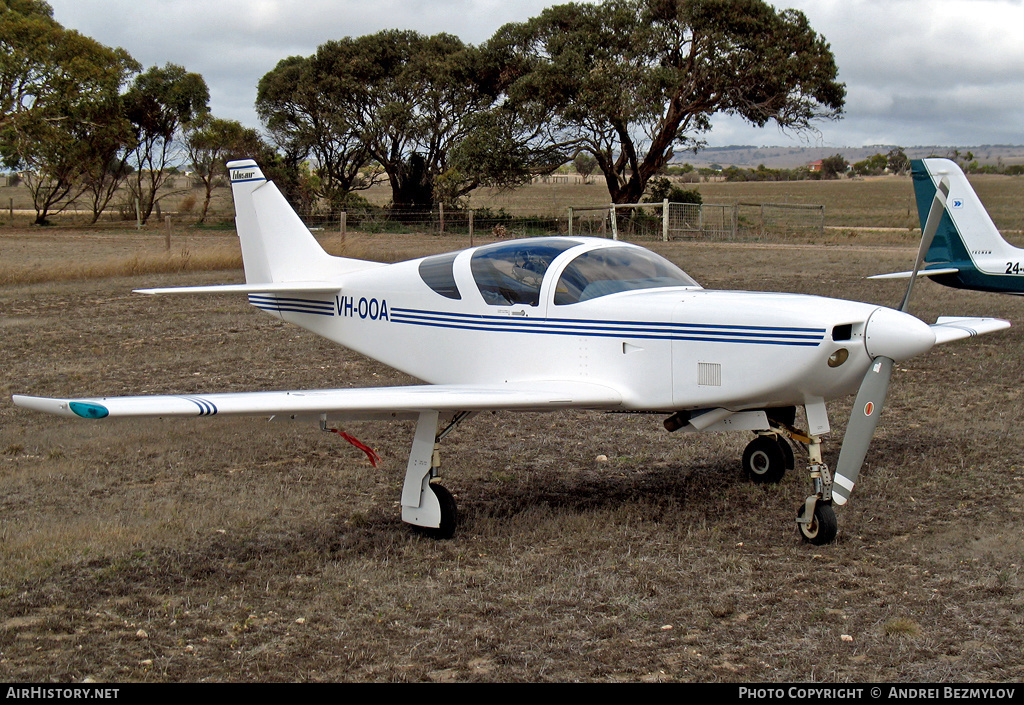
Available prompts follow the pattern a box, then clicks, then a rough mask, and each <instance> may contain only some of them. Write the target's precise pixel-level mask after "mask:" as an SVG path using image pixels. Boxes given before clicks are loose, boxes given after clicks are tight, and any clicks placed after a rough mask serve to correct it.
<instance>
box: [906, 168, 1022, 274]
mask: <svg viewBox="0 0 1024 705" xmlns="http://www.w3.org/2000/svg"><path fill="white" fill-rule="evenodd" d="M910 164H911V174H912V176H913V179H914V195H915V197H916V199H917V212H918V216H919V217H920V219H921V227H922V229H923V228H924V224H925V221H926V220H927V219H928V209H929V208H930V207H931V202H932V199H933V198H934V197H935V190H936V188H937V187H938V184H939V181H941V180H942V179H946V180H947V181H948V183H949V196H948V197H947V198H946V217H943V219H942V221H941V222H940V224H939V228H938V230H937V231H936V233H935V239H934V240H932V244H931V247H930V248H928V252H927V253H926V254H925V258H924V261H925V264H926V267H927V266H932V267H934V266H935V265H938V264H950V265H952V266H954V267H955V266H958V265H962V264H963V263H966V262H971V261H972V259H973V258H972V254H973V255H975V257H977V256H978V255H985V256H989V255H994V256H996V257H998V258H1001V259H1014V258H1016V257H1018V256H1019V254H1020V253H1019V251H1017V249H1016V248H1015V247H1013V246H1012V245H1010V244H1009V243H1008V242H1006V240H1004V239H1003V236H1002V235H1000V234H999V230H998V229H997V228H996V226H995V223H993V222H992V218H991V217H990V216H989V214H988V211H986V210H985V206H984V205H983V204H982V202H981V199H980V198H978V194H977V193H975V191H974V189H973V188H972V187H971V183H970V182H969V181H968V180H967V177H966V176H965V175H964V172H963V171H962V170H961V169H960V167H959V166H957V165H956V163H955V162H953V161H951V160H949V159H915V160H913V161H911V163H910Z"/></svg>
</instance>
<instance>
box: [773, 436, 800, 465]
mask: <svg viewBox="0 0 1024 705" xmlns="http://www.w3.org/2000/svg"><path fill="white" fill-rule="evenodd" d="M777 438H778V441H779V448H781V449H782V457H783V458H785V465H786V469H787V470H792V469H793V468H795V467H796V455H795V454H794V453H793V446H791V445H790V444H789V441H787V440H786V439H785V437H784V436H777Z"/></svg>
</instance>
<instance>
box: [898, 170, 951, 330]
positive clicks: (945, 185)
mask: <svg viewBox="0 0 1024 705" xmlns="http://www.w3.org/2000/svg"><path fill="white" fill-rule="evenodd" d="M948 196H949V179H947V178H946V177H943V178H942V180H941V181H939V187H938V188H937V189H935V198H933V199H932V206H931V208H929V209H928V219H927V220H925V222H924V231H923V232H922V234H921V246H920V247H919V248H918V250H917V261H915V262H914V271H913V272H911V274H910V282H909V283H908V284H907V293H905V294H904V295H903V301H902V302H900V308H899V310H900V311H906V310H907V306H909V305H910V292H911V291H913V290H914V280H915V279H917V273H918V271H919V270H920V269H921V264H922V263H923V262H924V256H925V254H926V253H927V252H928V248H929V247H931V246H932V240H934V239H935V233H936V232H937V231H938V229H939V222H940V221H941V220H942V212H943V211H944V210H945V209H946V198H947V197H948Z"/></svg>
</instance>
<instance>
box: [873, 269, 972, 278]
mask: <svg viewBox="0 0 1024 705" xmlns="http://www.w3.org/2000/svg"><path fill="white" fill-rule="evenodd" d="M959 271H960V270H959V269H957V268H956V267H943V268H941V269H919V270H918V271H917V276H919V277H935V276H938V275H940V274H956V273H957V272H959ZM912 274H913V272H912V271H910V272H893V273H892V274H874V275H872V276H870V277H868V279H910V276H911V275H912Z"/></svg>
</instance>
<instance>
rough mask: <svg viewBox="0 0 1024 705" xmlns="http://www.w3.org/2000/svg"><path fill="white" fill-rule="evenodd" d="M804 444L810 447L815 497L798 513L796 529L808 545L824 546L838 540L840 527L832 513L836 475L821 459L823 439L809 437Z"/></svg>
mask: <svg viewBox="0 0 1024 705" xmlns="http://www.w3.org/2000/svg"><path fill="white" fill-rule="evenodd" d="M800 440H801V441H804V443H805V444H806V445H807V454H808V456H809V457H810V461H809V462H810V472H811V481H812V482H813V483H814V494H812V495H810V496H809V497H808V498H807V500H806V501H805V502H804V503H803V505H802V506H801V507H800V508H799V509H798V510H797V514H796V525H797V528H798V529H799V530H800V536H801V537H802V538H803V540H804V541H807V542H808V543H812V544H814V545H815V546H821V545H823V544H826V543H832V541H834V540H835V538H836V533H837V531H838V527H839V525H838V522H837V521H836V513H835V511H834V510H833V509H832V472H831V471H830V470H829V469H828V465H826V464H825V463H824V461H822V459H821V439H820V438H819V437H818V436H808V437H806V439H803V438H801V439H800Z"/></svg>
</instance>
